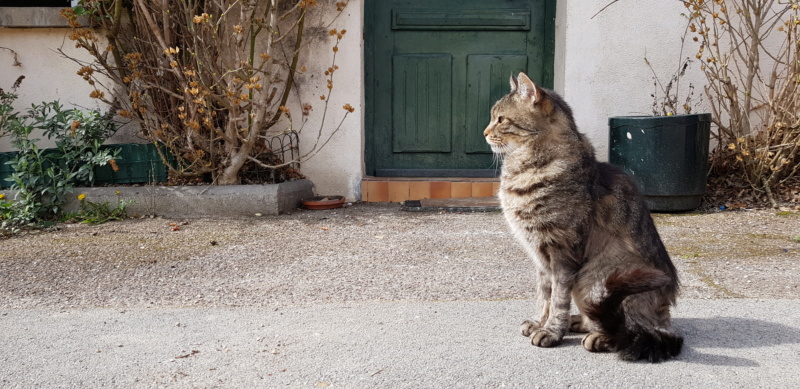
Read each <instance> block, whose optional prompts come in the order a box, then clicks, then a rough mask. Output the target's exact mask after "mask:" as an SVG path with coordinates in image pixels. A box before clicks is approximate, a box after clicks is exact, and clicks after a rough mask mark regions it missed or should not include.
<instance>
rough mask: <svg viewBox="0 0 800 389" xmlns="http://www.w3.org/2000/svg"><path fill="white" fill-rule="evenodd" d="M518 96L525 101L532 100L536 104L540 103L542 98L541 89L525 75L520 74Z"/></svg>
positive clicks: (518, 77)
mask: <svg viewBox="0 0 800 389" xmlns="http://www.w3.org/2000/svg"><path fill="white" fill-rule="evenodd" d="M517 89H518V91H517V94H518V95H519V96H521V97H522V98H524V99H527V100H531V101H532V102H533V103H534V104H536V103H538V102H539V100H540V99H541V97H542V93H541V91H540V90H539V87H537V86H536V84H534V83H533V81H531V79H530V78H528V76H527V75H525V73H522V72H520V73H519V76H517Z"/></svg>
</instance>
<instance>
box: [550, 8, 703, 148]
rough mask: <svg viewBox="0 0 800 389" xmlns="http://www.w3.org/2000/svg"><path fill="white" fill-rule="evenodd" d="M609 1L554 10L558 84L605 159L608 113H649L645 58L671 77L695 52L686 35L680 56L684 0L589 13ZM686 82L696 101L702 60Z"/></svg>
mask: <svg viewBox="0 0 800 389" xmlns="http://www.w3.org/2000/svg"><path fill="white" fill-rule="evenodd" d="M609 2H610V0H609V1H602V2H591V4H590V3H589V2H578V1H564V0H560V1H558V4H557V11H556V14H557V16H556V52H555V80H554V81H555V82H554V84H555V85H554V88H555V90H556V91H557V92H559V93H560V94H562V95H563V96H564V98H565V100H566V101H567V102H568V103H569V104H570V106H572V109H573V111H574V115H575V119H576V121H577V124H578V127H579V128H580V130H581V131H582V132H584V133H586V134H587V135H588V136H589V137H590V138H591V140H592V143H593V144H594V146H595V148H596V149H597V156H598V158H599V159H601V160H605V159H607V158H608V118H609V117H612V116H626V115H650V114H651V112H652V104H653V98H652V97H651V96H650V95H651V94H652V93H653V91H654V87H653V72H652V71H651V70H650V68H649V67H648V66H647V65H646V64H645V61H644V58H645V56H646V57H647V58H648V59H649V61H650V63H651V64H652V65H653V68H654V69H655V71H656V73H657V74H658V76H659V79H661V81H662V82H667V81H669V78H670V77H671V76H672V75H673V74H675V72H676V70H677V69H678V67H679V63H680V61H681V60H682V58H685V57H687V56H688V57H691V58H692V59H694V55H695V54H696V53H697V44H696V43H694V42H692V41H691V37H689V38H688V39H687V42H686V45H685V48H684V53H683V56H681V54H680V46H681V41H680V39H681V36H682V35H683V31H684V29H685V27H686V23H687V19H686V18H685V17H684V16H682V15H681V13H683V12H684V11H685V8H684V6H683V4H682V3H681V2H680V1H678V0H669V1H636V0H621V1H619V2H617V3H616V4H614V5H612V6H611V7H609V8H607V9H606V10H605V11H603V12H602V13H600V14H599V15H597V16H596V17H594V18H593V19H592V16H593V15H594V14H596V13H597V12H598V11H599V10H600V9H601V8H602V7H603V6H604V5H606V4H608V3H609ZM689 82H691V83H693V84H694V86H695V93H694V96H695V97H694V98H693V101H696V102H697V101H699V99H700V95H702V94H703V92H702V88H703V85H705V78H704V76H703V75H702V73H701V72H700V63H699V61H697V60H695V61H693V62H692V64H691V65H690V67H689V69H688V70H687V73H686V76H685V77H684V78H683V81H682V83H683V85H684V86H687V87H688V84H689ZM700 111H702V107H700Z"/></svg>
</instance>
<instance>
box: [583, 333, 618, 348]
mask: <svg viewBox="0 0 800 389" xmlns="http://www.w3.org/2000/svg"><path fill="white" fill-rule="evenodd" d="M581 344H582V345H583V348H585V349H586V350H587V351H591V352H593V353H597V352H602V351H608V350H610V349H611V347H610V346H609V345H608V338H607V337H606V336H605V335H603V334H601V333H599V332H595V331H592V332H590V333H588V334H586V336H584V337H583V340H582V341H581Z"/></svg>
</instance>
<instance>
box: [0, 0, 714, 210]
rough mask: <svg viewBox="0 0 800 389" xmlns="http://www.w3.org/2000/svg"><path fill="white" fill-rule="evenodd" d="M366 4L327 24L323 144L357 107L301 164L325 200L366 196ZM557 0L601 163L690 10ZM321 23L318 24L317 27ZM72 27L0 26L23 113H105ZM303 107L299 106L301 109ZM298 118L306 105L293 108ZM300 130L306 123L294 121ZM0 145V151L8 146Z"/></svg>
mask: <svg viewBox="0 0 800 389" xmlns="http://www.w3.org/2000/svg"><path fill="white" fill-rule="evenodd" d="M364 1H365V0H351V1H350V3H349V5H348V6H347V8H346V10H345V12H344V13H343V14H342V15H341V16H340V17H339V18H338V19H337V20H335V21H334V22H333V23H332V24H331V25H330V26H329V28H336V29H338V30H341V29H342V28H344V29H346V30H347V31H348V33H347V34H346V35H345V37H344V39H343V40H342V42H341V43H340V45H339V54H338V55H337V65H338V66H339V70H338V71H337V73H336V76H335V79H334V93H333V95H332V97H331V101H330V111H329V113H328V115H327V117H326V121H325V125H324V126H323V127H322V130H323V133H322V139H323V140H324V139H326V138H327V135H328V134H330V133H331V131H333V130H334V128H335V127H336V126H337V125H338V124H339V122H340V121H341V118H342V116H343V115H344V113H345V111H344V110H343V109H342V106H343V105H345V104H350V105H352V106H353V107H354V108H355V112H354V113H352V114H350V115H348V117H347V119H346V120H345V121H344V123H343V124H342V128H341V129H340V130H339V132H338V133H337V134H336V135H334V136H333V137H332V138H331V139H330V142H329V143H328V144H327V145H326V146H325V147H324V148H323V149H322V150H321V151H320V152H319V153H317V155H315V156H314V157H313V158H311V159H310V160H308V161H306V162H305V163H303V165H302V171H303V173H304V174H306V175H307V176H308V177H309V178H311V180H312V181H313V182H314V183H315V184H316V192H317V193H318V194H331V195H334V194H339V195H345V196H346V197H347V198H348V200H356V199H359V198H360V195H361V188H360V186H361V185H360V184H361V182H360V181H361V178H362V175H363V171H364V166H363V156H364V119H363V118H364V53H363V37H362V33H361V31H362V30H363V22H364ZM592 3H593V4H589V3H588V2H578V1H571V2H567V1H564V0H561V1H558V4H557V17H556V53H555V89H556V91H558V92H559V93H561V94H563V95H564V97H565V99H566V100H567V101H568V102H569V103H570V105H571V106H572V107H573V110H574V112H575V116H576V120H577V122H578V125H579V127H580V129H581V131H583V132H585V133H587V134H588V135H589V136H590V138H591V139H592V141H593V143H594V144H595V147H596V148H597V151H598V157H599V158H600V159H605V158H607V147H608V145H607V143H608V139H607V138H608V124H607V122H608V118H609V117H611V116H619V115H635V114H649V113H650V112H651V105H652V98H651V96H650V95H651V94H652V93H653V75H652V72H651V70H650V69H649V68H648V67H647V65H646V64H645V62H644V57H645V55H646V56H647V57H648V58H649V59H650V62H651V63H652V64H653V66H654V68H655V69H656V71H657V72H658V74H659V77H661V78H662V80H664V81H666V80H668V79H669V77H670V76H671V74H673V73H674V72H675V70H676V69H677V67H678V63H679V61H680V60H681V56H680V54H679V50H680V37H681V35H682V31H683V28H684V27H685V24H686V19H685V18H684V17H683V16H681V13H682V12H683V11H684V8H683V6H682V5H681V3H680V2H679V1H677V0H674V1H658V2H641V1H636V0H622V1H620V2H618V3H617V4H615V5H613V6H612V7H610V8H608V9H607V10H606V11H604V12H603V13H601V14H600V15H598V16H597V17H595V18H594V19H591V17H592V15H594V14H595V13H596V12H597V11H598V10H599V9H600V8H601V7H602V6H603V5H605V4H607V2H592ZM312 25H315V24H312ZM67 33H68V29H60V28H56V29H53V28H50V29H17V28H0V46H2V47H8V48H11V49H14V50H15V51H17V53H19V60H20V62H22V64H23V65H22V67H13V66H11V64H12V62H13V61H12V59H11V56H10V53H9V52H7V51H6V50H0V69H2V71H0V86H1V87H4V88H8V87H10V85H11V84H12V83H13V82H14V80H15V79H16V77H17V76H19V75H20V74H24V75H25V76H26V79H25V81H24V83H23V85H22V88H21V89H20V90H19V94H20V99H19V101H18V107H19V108H24V107H27V106H28V105H30V103H32V102H41V101H50V100H53V99H60V100H61V101H62V102H63V103H65V104H66V105H71V106H78V107H86V108H100V109H104V107H98V105H97V104H98V103H97V102H96V101H94V100H92V99H90V98H89V97H88V95H89V93H90V91H91V88H89V86H88V85H87V84H86V83H85V82H84V81H83V80H82V79H81V78H80V77H79V76H78V75H76V74H75V72H76V70H77V68H78V67H77V65H76V64H74V63H73V62H71V61H69V60H66V59H64V58H61V57H60V55H59V54H57V53H56V52H55V51H54V49H55V48H57V47H62V46H63V47H64V49H65V50H68V51H70V52H71V53H73V54H75V55H76V56H79V57H80V56H81V55H84V56H85V54H84V53H80V52H78V50H76V49H75V48H74V47H73V45H72V43H71V42H70V41H69V40H67V39H65V34H67ZM333 42H334V39H333V38H332V37H330V36H319V34H318V36H316V38H313V39H310V40H309V43H311V46H310V50H309V51H308V52H310V53H319V54H314V55H313V56H306V57H303V58H302V63H301V65H305V66H306V68H307V71H306V73H305V74H304V75H302V76H300V77H299V83H300V84H301V92H300V98H299V100H298V101H302V102H309V103H311V104H312V105H313V107H314V109H313V111H312V115H310V117H309V121H308V123H306V124H305V126H304V128H303V132H302V135H301V143H300V144H301V149H302V150H301V153H305V152H307V151H308V150H309V148H310V147H311V145H313V143H314V141H315V139H316V136H317V129H318V128H320V124H319V123H320V118H321V113H322V108H323V106H322V102H321V101H320V100H319V95H321V94H323V93H324V92H326V91H327V88H326V82H325V78H324V75H323V73H324V70H325V69H327V67H328V66H330V59H331V54H332V51H331V46H332V44H333ZM695 50H696V49H695V46H694V43H693V42H687V48H686V49H685V52H684V55H683V57H686V56H690V57H691V56H693V55H694V54H695ZM689 81H691V82H693V83H694V84H695V86H696V87H697V89H696V92H695V96H696V99H695V100H697V99H698V98H699V95H700V94H702V92H701V90H702V85H704V79H703V77H702V75H701V74H700V72H699V63H698V62H694V64H693V67H692V68H690V70H689V74H687V77H686V78H685V82H686V83H685V85H688V82H689ZM298 101H296V102H295V104H299V102H298ZM292 111H293V112H294V113H295V115H296V116H295V117H299V116H300V115H299V112H300V108H299V106H296V107H293V109H292ZM295 124H299V120H298V121H297V122H296V123H295ZM7 149H8V146H7V144H4V143H3V142H2V141H0V151H4V150H7Z"/></svg>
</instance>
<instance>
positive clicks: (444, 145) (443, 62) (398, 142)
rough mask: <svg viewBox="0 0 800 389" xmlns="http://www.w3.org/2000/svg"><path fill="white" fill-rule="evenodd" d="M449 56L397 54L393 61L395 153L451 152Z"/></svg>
mask: <svg viewBox="0 0 800 389" xmlns="http://www.w3.org/2000/svg"><path fill="white" fill-rule="evenodd" d="M452 63H453V57H452V56H451V55H450V54H427V55H397V56H395V57H394V59H393V61H392V72H393V74H392V82H393V85H392V136H393V142H392V144H393V147H392V150H393V151H394V152H395V153H408V152H450V151H451V149H452V147H451V143H452V141H451V139H452V136H451V133H452V129H451V118H452V113H451V108H452V101H451V99H452V79H451V75H452Z"/></svg>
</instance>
